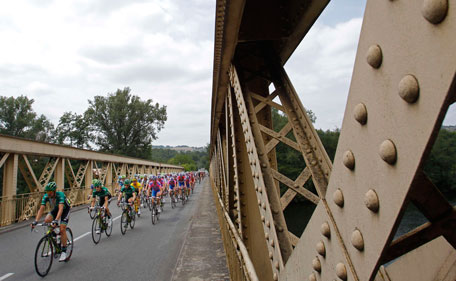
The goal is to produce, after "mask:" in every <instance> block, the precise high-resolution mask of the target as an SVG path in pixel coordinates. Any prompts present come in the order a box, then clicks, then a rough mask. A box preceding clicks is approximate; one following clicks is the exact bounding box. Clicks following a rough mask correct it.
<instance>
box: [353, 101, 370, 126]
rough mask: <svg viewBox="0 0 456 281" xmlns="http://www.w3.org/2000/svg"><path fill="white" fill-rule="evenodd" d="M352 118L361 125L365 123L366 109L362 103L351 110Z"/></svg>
mask: <svg viewBox="0 0 456 281" xmlns="http://www.w3.org/2000/svg"><path fill="white" fill-rule="evenodd" d="M353 116H354V117H355V120H356V121H358V122H359V123H360V124H361V125H365V124H366V123H367V109H366V106H365V105H364V104H363V103H358V104H357V105H356V106H355V110H353Z"/></svg>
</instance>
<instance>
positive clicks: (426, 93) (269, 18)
mask: <svg viewBox="0 0 456 281" xmlns="http://www.w3.org/2000/svg"><path fill="white" fill-rule="evenodd" d="M328 2H329V1H326V0H322V1H316V0H309V1H297V0H288V1H259V0H249V1H245V0H244V1H242V0H239V1H231V0H217V6H216V25H215V26H216V28H215V46H214V69H213V92H212V108H211V120H212V123H211V128H210V132H211V152H210V153H211V155H210V157H211V162H210V179H209V180H207V181H206V182H205V183H204V184H202V185H201V186H200V187H199V189H197V192H196V195H195V196H194V197H193V199H191V200H190V206H188V208H189V209H184V208H181V209H179V210H175V213H174V214H173V215H171V213H165V214H164V218H163V220H164V221H165V222H166V223H163V224H164V225H165V224H166V227H165V226H163V228H161V229H159V228H154V230H153V231H155V232H154V233H153V234H151V232H150V231H149V230H146V227H145V221H146V220H148V215H149V214H146V215H145V216H144V221H141V220H140V224H139V225H138V228H137V229H135V230H134V231H131V233H127V237H128V235H130V237H131V239H130V240H127V241H129V242H125V241H124V242H122V243H121V242H120V240H119V239H118V237H117V239H116V237H112V239H106V244H109V245H110V247H105V248H101V247H92V246H91V244H90V240H89V241H85V240H84V239H89V238H88V237H86V236H88V234H87V233H89V232H86V231H87V229H85V228H87V226H86V220H87V218H86V217H85V216H86V214H83V213H84V212H75V214H74V215H73V223H74V225H75V228H77V229H79V230H78V233H76V236H77V239H78V242H79V241H80V243H81V244H80V245H81V246H80V247H81V248H79V249H77V251H79V260H77V259H78V258H77V256H75V259H76V261H75V262H76V263H77V264H78V267H64V266H59V270H56V273H55V274H54V275H53V276H54V277H50V278H55V279H57V278H59V279H61V278H67V277H68V276H69V275H71V276H73V277H79V279H80V278H81V277H82V278H84V279H99V278H106V279H110V280H118V279H130V277H132V276H136V277H137V279H140V280H149V279H150V276H156V277H157V278H158V279H157V280H169V279H172V280H186V277H187V278H188V277H189V276H190V275H185V274H190V273H189V272H190V271H185V270H182V267H183V265H184V264H186V263H189V264H191V265H192V266H194V267H197V265H201V262H199V263H198V262H194V263H190V261H189V260H187V258H186V257H183V256H182V255H181V253H184V254H185V253H186V252H187V253H190V254H191V253H192V252H193V253H194V255H196V254H195V253H197V251H196V250H197V249H199V248H198V247H202V248H204V247H206V246H207V244H208V243H207V241H215V240H217V239H216V238H214V237H217V235H218V234H217V232H216V231H215V230H214V228H213V227H212V226H203V228H202V229H200V230H198V229H197V227H198V223H195V224H191V225H188V221H189V220H192V221H193V222H201V221H210V219H207V220H206V218H205V219H204V220H201V219H200V220H197V219H198V217H199V216H202V215H203V214H205V215H207V214H208V213H211V212H212V213H214V210H213V209H216V210H217V212H216V213H217V216H218V222H219V227H218V228H219V229H220V232H221V237H222V238H223V239H222V240H223V247H224V251H225V255H226V263H227V267H228V270H229V274H230V278H231V280H262V281H263V280H274V281H276V280H311V281H313V280H361V281H364V280H375V281H396V280H423V281H424V280H445V281H452V280H456V250H455V247H456V208H455V206H454V202H450V201H449V200H448V199H447V198H445V196H443V195H442V193H441V192H440V191H439V189H438V187H436V186H435V185H434V183H432V181H431V180H430V179H429V178H428V177H427V176H426V175H425V174H424V172H423V163H424V162H425V160H426V159H427V158H428V157H429V154H430V151H431V149H432V147H433V144H434V142H435V139H436V137H437V133H438V131H439V129H440V127H441V124H442V121H443V119H444V117H445V114H446V112H447V111H448V108H449V106H450V105H451V104H453V102H454V101H455V100H456V98H455V94H456V56H455V55H454V50H455V49H456V40H455V36H454V35H455V30H456V6H455V5H453V4H454V3H453V2H451V1H448V0H419V1H416V0H368V1H367V6H366V11H365V15H364V21H363V27H362V31H361V36H360V40H359V45H358V51H357V55H356V61H355V68H354V71H353V77H352V82H351V86H350V92H349V96H348V101H347V104H346V110H345V116H344V119H343V124H342V128H341V134H340V138H339V143H338V146H337V151H336V154H335V158H334V161H331V160H330V159H329V157H328V154H327V152H326V150H325V148H324V146H323V144H322V142H321V141H320V139H319V136H318V134H317V132H316V130H315V128H314V127H313V124H312V122H311V120H310V118H309V116H308V114H307V112H306V109H305V107H304V105H303V103H302V102H301V100H300V98H299V95H298V93H297V92H296V90H295V87H294V86H293V83H292V81H291V79H290V78H289V77H288V75H287V72H286V71H285V68H284V65H285V63H286V62H287V61H289V60H292V59H293V56H292V55H293V53H294V51H295V50H296V48H297V47H298V45H299V44H300V42H301V41H302V40H303V38H305V36H306V35H307V34H308V32H309V30H310V29H311V27H312V25H313V24H314V22H315V21H316V20H317V18H318V17H319V15H320V14H321V13H322V11H323V10H324V9H325V7H326V5H327V4H328ZM310 55H311V54H310ZM304 67H305V66H303V68H304ZM322 102H324V101H322ZM341 106H342V105H341ZM272 110H277V111H279V112H282V113H283V116H286V118H287V120H288V122H287V124H285V126H283V127H282V128H280V129H279V130H276V129H275V128H274V124H273V119H272ZM279 147H280V148H282V147H286V148H287V149H291V150H294V151H296V152H297V153H298V154H299V155H301V156H302V159H303V160H302V163H297V166H298V167H301V168H302V170H301V172H300V173H299V175H298V176H297V177H296V178H290V177H287V176H286V175H285V173H284V171H283V170H281V167H283V163H281V161H280V159H278V158H277V149H278V148H279ZM40 161H41V162H43V163H45V168H44V170H42V171H40V174H39V175H40V176H39V177H37V174H36V168H35V167H36V163H41V162H40ZM0 167H1V168H2V169H3V186H2V198H1V225H2V226H7V225H10V226H11V225H15V224H16V225H18V224H20V223H21V222H23V221H24V220H27V219H28V218H30V217H31V216H33V215H34V214H36V208H37V206H38V200H39V198H40V196H41V194H42V193H41V192H42V191H43V187H44V186H45V185H46V183H47V182H49V180H50V179H51V178H54V180H55V181H56V182H57V184H58V186H59V187H60V188H64V191H65V192H66V193H67V196H69V197H70V199H71V200H72V202H73V204H74V206H75V208H76V209H77V208H78V206H82V207H80V208H83V207H84V204H86V203H87V201H86V198H87V197H86V195H87V193H88V190H89V186H90V183H91V181H92V179H93V177H94V176H96V177H98V178H100V179H101V180H102V181H103V183H104V184H105V185H106V186H108V187H109V188H113V187H114V186H115V179H116V177H117V176H118V175H121V174H126V175H127V176H131V175H133V174H136V173H147V174H156V173H160V172H176V171H181V170H182V168H181V167H177V166H172V165H165V164H160V163H154V162H149V161H144V160H140V159H133V158H128V157H121V156H115V155H109V154H103V153H98V152H93V151H87V150H81V149H75V148H71V147H66V146H59V145H54V144H46V143H39V142H34V141H28V140H23V139H18V138H14V137H7V136H0ZM19 175H20V176H19ZM18 177H19V178H21V179H23V181H24V182H25V183H26V186H27V188H28V191H29V193H26V194H20V195H18V194H16V188H17V182H18ZM211 190H212V195H213V200H209V198H210V196H209V195H210V191H211ZM203 194H205V195H204V196H203ZM208 194H209V195H208ZM295 198H300V199H299V200H304V201H305V202H306V204H298V205H296V204H293V202H294V200H295ZM192 200H193V202H194V203H193V204H192ZM208 202H210V203H211V204H212V205H208V204H209V203H208ZM197 204H198V205H197ZM411 204H413V205H414V206H416V209H417V212H419V213H420V214H421V215H422V217H424V218H425V219H426V222H424V223H423V224H420V225H418V226H416V227H414V228H412V229H406V231H403V230H401V222H402V221H403V217H404V213H405V212H406V210H407V208H408V207H409V206H410V205H411ZM200 205H201V206H203V205H204V206H205V208H206V209H205V210H204V211H197V210H199V208H195V206H200ZM299 208H306V210H304V211H303V210H301V209H299ZM114 209H115V208H114ZM184 210H185V211H184ZM309 210H310V214H309ZM287 213H288V214H289V213H296V214H298V215H297V218H296V216H295V217H294V218H292V216H289V215H287ZM303 214H304V215H303ZM118 215H119V214H118V212H117V213H116V211H115V212H114V216H115V218H118ZM192 215H193V216H192ZM190 217H192V219H191V218H190ZM212 219H213V218H212ZM193 226H195V228H193ZM148 227H150V225H149V226H148ZM186 229H195V233H200V234H201V233H205V234H208V233H214V235H215V236H213V237H212V238H207V237H203V236H198V235H196V236H195V239H194V241H193V244H192V245H193V246H194V248H192V247H190V245H188V244H185V242H184V241H185V238H186V236H185V235H187V237H192V236H191V233H190V232H189V231H187V232H186ZM18 231H19V230H14V231H11V232H8V233H7V234H5V235H2V237H1V238H0V243H1V244H0V245H2V249H5V248H6V246H8V253H7V255H2V256H3V259H2V260H1V263H0V264H1V265H2V266H1V267H2V268H4V267H5V265H8V268H12V269H11V271H16V273H15V275H8V274H7V275H3V276H0V280H3V279H6V278H8V277H9V276H12V277H10V278H15V277H17V278H18V280H24V279H33V278H36V277H37V276H34V277H31V276H32V275H33V269H32V268H27V269H25V271H24V269H23V266H22V264H26V263H27V258H26V256H27V254H29V252H31V251H27V250H28V248H30V247H32V248H33V247H34V245H35V244H33V243H32V242H30V241H31V240H30V239H29V238H28V237H27V236H24V232H23V231H22V232H20V231H19V232H18ZM135 231H136V232H135ZM176 233H179V235H176ZM89 234H90V233H89ZM154 235H155V236H154ZM151 237H157V238H156V239H157V240H154V241H152V240H149V239H152V238H151ZM17 238H18V239H17ZM153 239H155V238H153ZM123 240H126V239H123ZM18 241H24V242H23V243H24V244H23V245H18ZM131 241H133V242H131ZM138 241H146V242H144V244H143V243H139V242H138ZM198 241H199V242H198ZM33 242H34V243H35V242H36V241H33ZM103 242H105V241H102V243H103ZM174 242H176V243H174ZM120 244H121V245H122V246H121V247H120V246H118V245H120ZM157 245H164V246H163V247H158V246H157ZM179 245H183V246H182V248H179V247H178V246H179ZM186 245H187V246H186ZM100 246H101V245H100ZM144 249H152V250H151V251H153V252H154V253H153V254H152V253H149V252H145V251H144ZM179 249H183V250H182V251H181V250H179ZM185 249H186V250H185ZM207 249H208V248H207ZM206 253H207V252H206ZM214 253H216V254H214ZM168 254H169V255H168ZM198 254H199V252H198ZM107 255H109V256H110V258H111V259H113V257H115V258H116V259H115V260H116V262H115V263H114V265H113V263H110V262H109V260H105V259H104V258H103V257H106V256H107ZM124 255H125V257H124ZM127 255H128V256H127ZM135 255H137V257H138V258H137V259H136V263H134V264H135V266H133V269H132V270H131V271H130V270H126V271H123V270H122V269H123V267H121V264H122V258H123V259H124V260H127V261H129V262H130V261H131V260H132V258H131V256H133V260H134V256H135ZM201 255H203V254H202V253H201ZM5 257H14V258H11V259H8V258H5ZM119 257H120V258H119ZM210 257H211V258H210V259H208V260H211V259H212V261H220V260H222V261H223V260H224V259H225V257H224V255H223V254H220V253H219V252H217V251H213V252H212V255H211V256H210ZM216 257H218V258H216ZM84 258H86V259H87V260H86V261H85V262H84V261H82V259H84ZM176 258H177V260H178V262H177V264H176V267H175V268H174V269H176V268H180V269H181V271H180V273H176V274H175V272H176V271H174V270H173V269H172V268H173V267H172V266H171V267H169V263H170V262H171V261H175V260H176ZM196 258H199V256H198V257H196ZM157 260H161V263H160V266H159V267H162V269H163V268H164V269H165V271H166V272H164V271H159V270H158V268H157V264H156V263H155V262H151V261H157ZM73 261H74V260H73ZM94 264H97V265H100V266H101V267H103V268H107V267H109V266H112V267H113V270H107V271H104V272H102V274H100V275H88V271H87V270H85V269H87V268H89V267H90V266H93V265H94ZM179 266H182V267H179ZM5 268H6V267H5ZM120 268H122V269H120ZM214 268H216V269H220V272H221V271H223V269H222V267H220V268H219V267H214ZM3 270H5V269H3ZM8 270H9V269H8ZM171 270H173V271H172V272H171ZM204 270H206V271H208V269H207V268H204ZM0 273H1V274H3V272H0ZM84 274H85V275H84ZM151 274H153V275H151ZM179 274H180V276H177V275H179ZM211 276H212V277H208V279H207V280H224V279H227V277H226V276H224V275H223V274H221V273H220V275H217V272H215V273H214V275H211ZM216 276H217V277H216ZM179 278H181V279H179Z"/></svg>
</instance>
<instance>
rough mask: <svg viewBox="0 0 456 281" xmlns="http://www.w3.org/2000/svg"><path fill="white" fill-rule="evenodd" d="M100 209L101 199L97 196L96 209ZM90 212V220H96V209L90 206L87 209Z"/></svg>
mask: <svg viewBox="0 0 456 281" xmlns="http://www.w3.org/2000/svg"><path fill="white" fill-rule="evenodd" d="M97 206H98V207H100V197H98V196H97V198H96V200H95V207H97ZM87 209H88V211H89V216H90V219H92V220H93V219H94V218H95V215H96V212H95V208H92V209H91V208H90V206H88V207H87Z"/></svg>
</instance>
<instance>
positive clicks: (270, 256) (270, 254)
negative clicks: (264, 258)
mask: <svg viewBox="0 0 456 281" xmlns="http://www.w3.org/2000/svg"><path fill="white" fill-rule="evenodd" d="M272 257H273V254H272V252H271V251H269V258H270V259H272Z"/></svg>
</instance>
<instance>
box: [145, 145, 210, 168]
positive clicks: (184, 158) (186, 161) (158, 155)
mask: <svg viewBox="0 0 456 281" xmlns="http://www.w3.org/2000/svg"><path fill="white" fill-rule="evenodd" d="M208 147H209V144H208V145H207V146H206V150H205V151H204V152H202V151H189V152H177V151H175V150H172V149H157V148H154V149H152V157H151V160H152V161H155V162H160V163H168V164H172V165H179V166H182V167H184V169H185V170H186V171H196V170H199V169H203V168H204V169H208V167H209V158H208V154H207V148H208Z"/></svg>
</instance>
